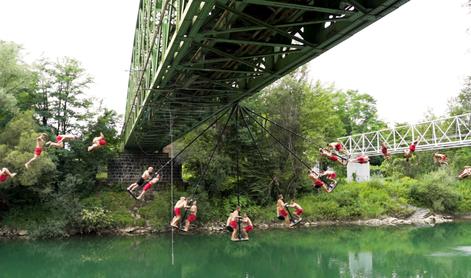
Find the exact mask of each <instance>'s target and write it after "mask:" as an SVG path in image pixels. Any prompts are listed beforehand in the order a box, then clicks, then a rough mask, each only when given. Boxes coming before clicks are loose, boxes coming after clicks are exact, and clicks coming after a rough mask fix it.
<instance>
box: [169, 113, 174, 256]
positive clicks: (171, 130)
mask: <svg viewBox="0 0 471 278" xmlns="http://www.w3.org/2000/svg"><path fill="white" fill-rule="evenodd" d="M169 114H170V115H169V116H170V159H173V118H172V112H171V111H169ZM170 188H171V189H170V199H171V200H170V202H171V203H170V215H171V216H173V203H174V202H173V201H174V200H173V161H172V162H171V163H170ZM171 229H172V265H175V251H174V229H173V227H172V228H171Z"/></svg>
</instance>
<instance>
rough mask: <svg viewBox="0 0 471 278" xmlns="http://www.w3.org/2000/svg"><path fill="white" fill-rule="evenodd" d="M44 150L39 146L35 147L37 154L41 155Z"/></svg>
mask: <svg viewBox="0 0 471 278" xmlns="http://www.w3.org/2000/svg"><path fill="white" fill-rule="evenodd" d="M42 152H43V149H41V148H39V147H37V148H34V154H35V155H37V156H40V155H41V153H42Z"/></svg>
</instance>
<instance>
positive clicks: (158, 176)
mask: <svg viewBox="0 0 471 278" xmlns="http://www.w3.org/2000/svg"><path fill="white" fill-rule="evenodd" d="M160 179H161V176H160V174H157V175H156V176H155V177H153V178H152V179H151V180H150V181H149V182H148V183H146V185H144V188H143V189H142V192H141V194H140V195H139V197H137V199H138V200H141V199H142V197H144V194H146V192H147V190H149V189H150V188H151V187H152V186H153V185H154V184H156V183H157V182H158V181H160Z"/></svg>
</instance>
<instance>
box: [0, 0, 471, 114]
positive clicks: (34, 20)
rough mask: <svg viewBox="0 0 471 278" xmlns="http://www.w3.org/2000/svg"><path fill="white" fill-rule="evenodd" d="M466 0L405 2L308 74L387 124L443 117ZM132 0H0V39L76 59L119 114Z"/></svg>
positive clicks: (462, 69)
mask: <svg viewBox="0 0 471 278" xmlns="http://www.w3.org/2000/svg"><path fill="white" fill-rule="evenodd" d="M464 3H465V0H411V1H410V2H408V3H406V4H405V5H403V6H402V7H400V8H399V9H397V10H396V11H394V12H392V13H391V14H389V15H387V16H386V17H384V18H382V19H380V20H379V21H378V22H376V23H374V24H372V25H370V26H369V27H367V28H365V29H364V30H362V31H360V32H359V33H357V34H356V35H354V36H353V37H351V38H349V39H348V40H346V41H344V42H343V43H341V44H339V45H337V46H336V47H334V48H332V49H331V50H329V51H327V52H326V53H324V54H323V55H321V56H320V57H318V58H316V59H314V60H313V61H312V62H310V63H309V70H310V72H309V76H310V78H311V79H312V80H313V81H315V80H320V81H321V82H322V83H324V84H326V85H329V84H331V83H333V84H335V87H336V88H339V89H344V90H346V89H353V90H358V91H359V92H362V93H368V94H370V95H372V96H374V97H375V99H376V100H377V105H378V114H379V116H380V118H381V119H382V120H385V121H387V122H389V123H395V122H411V123H413V122H418V121H420V120H422V119H423V118H424V116H425V114H426V113H427V111H432V112H433V113H435V114H437V115H445V114H446V112H447V111H446V110H447V103H448V100H449V99H450V98H452V97H454V96H456V95H457V94H458V93H459V91H460V89H461V88H462V87H463V83H464V82H463V81H464V78H465V77H466V76H469V75H471V8H466V7H465V6H464ZM138 5H139V0H125V1H116V0H114V1H112V0H81V1H72V0H41V1H38V0H15V1H7V0H3V1H0V40H4V41H14V42H16V43H18V44H21V45H22V46H23V49H24V54H25V61H26V62H28V63H31V62H33V61H34V60H36V59H38V58H41V57H48V58H50V59H53V60H54V59H57V58H60V57H64V56H69V57H74V58H76V59H78V60H79V61H80V62H81V63H82V66H83V67H84V68H85V70H86V71H87V72H88V73H89V74H90V75H91V76H93V77H94V81H95V82H94V84H92V85H91V86H90V88H89V89H88V90H87V94H89V95H90V96H94V97H98V98H102V99H103V103H104V105H105V106H106V107H109V108H112V109H115V110H116V111H118V112H119V113H123V114H124V108H125V102H126V94H127V84H128V75H129V72H128V71H127V70H128V69H129V64H130V61H131V52H132V43H133V37H134V30H135V24H136V16H137V10H138Z"/></svg>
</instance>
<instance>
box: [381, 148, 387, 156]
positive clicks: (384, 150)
mask: <svg viewBox="0 0 471 278" xmlns="http://www.w3.org/2000/svg"><path fill="white" fill-rule="evenodd" d="M381 152H382V153H383V154H384V155H387V154H388V148H386V147H382V148H381Z"/></svg>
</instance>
